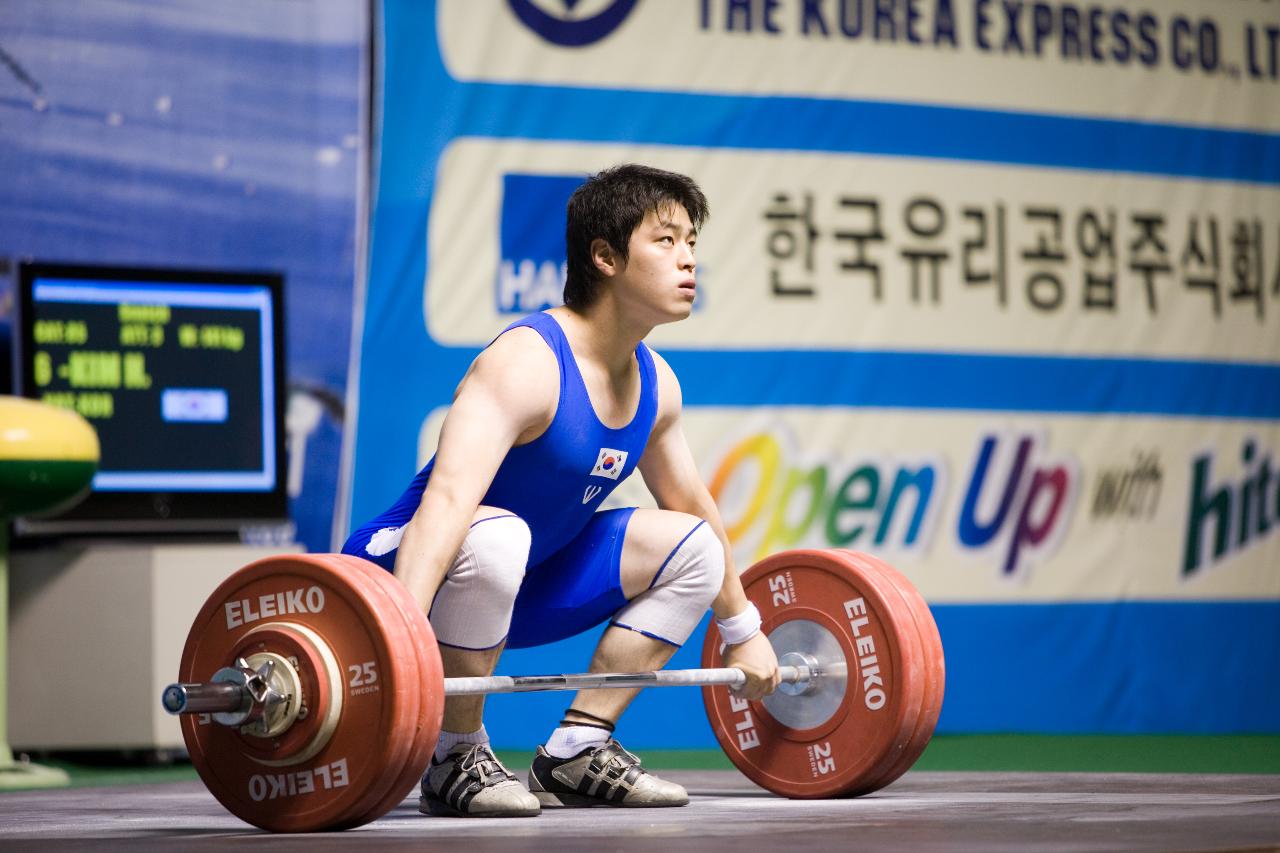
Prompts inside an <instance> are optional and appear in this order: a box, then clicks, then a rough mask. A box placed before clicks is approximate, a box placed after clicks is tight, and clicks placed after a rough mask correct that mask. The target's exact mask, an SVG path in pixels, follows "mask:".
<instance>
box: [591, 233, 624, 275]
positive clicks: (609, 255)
mask: <svg viewBox="0 0 1280 853" xmlns="http://www.w3.org/2000/svg"><path fill="white" fill-rule="evenodd" d="M591 262H592V263H593V264H595V267H596V269H597V270H599V271H600V275H602V276H604V277H605V278H612V277H613V276H615V275H617V274H618V271H619V270H621V269H622V259H621V258H619V257H618V253H617V252H615V251H614V250H613V247H612V246H610V245H609V241H608V240H605V239H604V238H603V237H597V238H595V239H594V240H592V241H591Z"/></svg>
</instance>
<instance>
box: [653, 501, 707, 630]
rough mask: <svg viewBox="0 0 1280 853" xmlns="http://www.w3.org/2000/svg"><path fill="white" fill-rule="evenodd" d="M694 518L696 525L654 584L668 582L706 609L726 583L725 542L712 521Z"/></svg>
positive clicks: (672, 554)
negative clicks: (717, 533)
mask: <svg viewBox="0 0 1280 853" xmlns="http://www.w3.org/2000/svg"><path fill="white" fill-rule="evenodd" d="M690 518H693V517H692V516H690ZM694 521H695V522H696V525H695V526H694V528H693V529H692V530H691V531H689V533H688V534H687V535H686V536H685V537H684V539H683V540H681V542H680V543H679V544H678V545H677V546H676V548H675V550H674V551H672V553H671V556H670V557H669V558H668V559H667V562H666V563H665V564H664V565H663V567H662V568H661V569H660V570H659V572H658V575H657V577H655V578H654V583H653V585H654V586H655V587H657V586H664V585H668V584H669V585H671V586H672V587H673V588H676V589H679V591H680V593H681V596H682V597H687V598H689V599H690V600H691V601H694V602H697V603H699V604H700V605H701V608H702V609H706V608H707V607H708V606H710V604H711V601H712V600H713V599H714V598H715V597H716V595H717V594H718V593H719V592H720V587H721V586H722V585H723V583H724V571H725V560H724V545H723V543H721V541H720V537H718V536H716V534H715V531H714V530H712V529H711V525H710V524H707V523H706V522H705V521H702V520H700V519H694Z"/></svg>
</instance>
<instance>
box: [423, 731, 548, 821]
mask: <svg viewBox="0 0 1280 853" xmlns="http://www.w3.org/2000/svg"><path fill="white" fill-rule="evenodd" d="M418 811H420V812H422V813H423V814H429V815H447V816H449V817H533V816H534V815H536V814H538V812H539V811H540V809H539V807H538V799H537V798H536V797H534V796H533V794H530V793H529V792H528V791H526V790H525V789H524V786H523V785H521V784H520V783H519V782H518V781H517V780H516V777H515V776H513V775H511V772H510V771H509V770H507V768H505V767H503V766H502V763H501V762H500V761H498V759H497V758H495V757H494V754H493V752H492V751H491V750H490V749H489V745H488V744H487V743H460V744H458V745H456V746H455V747H454V748H453V749H451V750H449V754H448V755H446V756H445V757H444V760H443V761H440V762H437V761H436V760H435V759H434V758H433V759H432V760H431V767H430V768H428V770H427V775H425V776H423V777H422V797H421V799H419V800H418Z"/></svg>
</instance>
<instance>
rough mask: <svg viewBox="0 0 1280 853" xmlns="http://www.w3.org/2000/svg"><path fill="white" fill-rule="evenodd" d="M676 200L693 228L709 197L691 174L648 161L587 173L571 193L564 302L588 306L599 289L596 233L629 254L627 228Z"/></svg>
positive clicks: (698, 223)
mask: <svg viewBox="0 0 1280 853" xmlns="http://www.w3.org/2000/svg"><path fill="white" fill-rule="evenodd" d="M671 204H679V205H681V206H683V207H684V209H685V212H686V213H688V214H689V221H690V222H692V223H693V227H694V229H695V230H697V229H700V228H701V227H702V223H703V222H705V221H706V219H707V215H708V213H709V211H708V209H707V198H706V196H704V195H703V194H702V190H701V189H699V188H698V185H697V184H696V183H694V181H693V179H692V178H689V177H686V176H685V175H680V174H677V173H675V172H666V171H663V170H662V169H655V168H653V167H652V166H642V165H639V164H636V163H628V164H625V165H622V166H614V167H612V168H609V169H604V170H603V171H601V172H598V173H596V174H594V175H592V176H591V177H589V178H587V181H586V183H584V184H583V185H582V186H580V187H578V189H576V190H575V191H574V193H573V196H572V197H571V198H570V199H569V208H568V213H567V216H566V222H565V229H564V242H565V254H566V260H567V262H568V273H567V274H566V276H565V283H564V304H565V305H567V306H569V307H570V308H572V309H574V310H581V309H584V308H588V307H590V306H591V304H592V303H593V302H595V301H596V297H597V296H598V292H599V284H600V278H601V276H600V271H599V270H597V269H596V265H595V262H594V261H593V260H592V259H591V243H592V242H593V241H594V240H595V239H596V238H597V237H598V238H600V239H602V240H604V241H605V242H606V243H608V244H609V246H610V248H612V249H613V251H614V252H615V253H616V254H617V255H618V256H619V257H620V258H621V259H622V261H623V263H625V262H626V260H627V247H628V246H629V245H630V242H631V234H632V232H634V231H635V230H636V228H637V227H639V225H640V223H641V222H643V221H644V217H645V214H647V213H649V212H653V213H658V212H659V211H660V210H661V209H662V208H665V207H667V206H668V205H671Z"/></svg>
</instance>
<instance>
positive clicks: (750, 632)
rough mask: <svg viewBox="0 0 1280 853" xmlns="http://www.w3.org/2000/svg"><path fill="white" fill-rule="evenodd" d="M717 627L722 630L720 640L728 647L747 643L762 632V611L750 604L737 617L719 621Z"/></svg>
mask: <svg viewBox="0 0 1280 853" xmlns="http://www.w3.org/2000/svg"><path fill="white" fill-rule="evenodd" d="M716 627H717V628H719V629H720V639H721V640H722V641H724V644H725V645H726V646H736V645H738V643H745V642H746V641H747V640H750V639H751V638H752V637H754V636H755V635H756V634H757V633H759V631H760V611H759V610H757V609H756V606H755V605H754V604H748V605H747V609H746V610H744V611H742V612H741V613H739V614H738V615H737V616H730V617H729V618H728V619H717V620H716Z"/></svg>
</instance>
